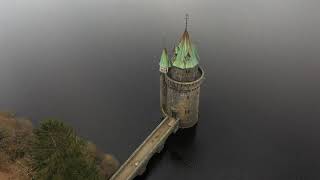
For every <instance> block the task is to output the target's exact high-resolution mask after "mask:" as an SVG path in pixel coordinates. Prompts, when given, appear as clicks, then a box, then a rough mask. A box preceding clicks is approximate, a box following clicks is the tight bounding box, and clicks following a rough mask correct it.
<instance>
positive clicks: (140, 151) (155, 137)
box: [110, 117, 179, 180]
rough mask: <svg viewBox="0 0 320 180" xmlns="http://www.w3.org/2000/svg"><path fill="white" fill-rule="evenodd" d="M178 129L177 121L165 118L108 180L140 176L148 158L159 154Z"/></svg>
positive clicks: (126, 179) (122, 179)
mask: <svg viewBox="0 0 320 180" xmlns="http://www.w3.org/2000/svg"><path fill="white" fill-rule="evenodd" d="M178 129H179V120H178V119H175V118H172V117H165V118H164V119H163V121H162V122H161V123H160V124H159V125H158V126H157V127H156V128H155V129H154V130H153V131H152V133H151V134H150V135H149V136H148V137H147V138H146V139H145V140H144V141H143V143H142V144H141V145H140V146H139V147H138V148H137V149H136V150H135V151H134V152H133V153H132V155H131V156H130V157H129V158H128V160H127V161H126V162H125V163H124V164H123V165H122V166H121V167H120V168H119V169H118V171H117V172H116V173H115V174H114V175H113V176H112V177H111V179H110V180H129V179H133V178H135V177H136V176H137V175H142V174H143V173H144V171H145V169H146V166H147V164H148V162H149V160H150V158H151V157H152V156H153V155H154V154H155V153H160V152H161V150H162V149H163V147H164V144H165V142H166V140H167V138H168V137H169V136H170V134H172V133H175V132H176V131H177V130H178Z"/></svg>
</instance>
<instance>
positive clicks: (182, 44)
mask: <svg viewBox="0 0 320 180" xmlns="http://www.w3.org/2000/svg"><path fill="white" fill-rule="evenodd" d="M159 65H160V110H161V114H162V116H164V115H165V114H167V115H169V116H173V117H176V118H178V119H180V124H179V126H180V128H189V127H192V126H194V125H195V124H196V123H197V122H198V114H199V95H200V85H201V83H202V81H203V79H204V71H203V70H202V69H201V67H200V66H199V56H198V53H197V49H196V48H195V46H194V45H193V44H192V43H191V40H190V36H189V33H188V31H187V28H186V29H185V31H184V32H183V34H182V36H181V38H180V40H179V43H178V45H177V46H176V47H175V48H174V54H173V56H172V58H171V60H169V58H168V54H167V51H166V49H164V50H163V51H162V55H161V59H160V63H159Z"/></svg>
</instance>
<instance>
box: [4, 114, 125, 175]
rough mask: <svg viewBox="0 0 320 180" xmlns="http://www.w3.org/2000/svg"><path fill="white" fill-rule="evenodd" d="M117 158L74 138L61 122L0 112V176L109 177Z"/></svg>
mask: <svg viewBox="0 0 320 180" xmlns="http://www.w3.org/2000/svg"><path fill="white" fill-rule="evenodd" d="M118 167H119V163H118V161H117V160H116V159H115V158H114V157H113V156H112V155H110V154H105V153H103V152H102V151H101V150H99V149H98V148H97V147H96V146H95V145H94V144H93V143H91V142H88V141H86V140H83V139H82V138H80V137H78V136H77V135H76V134H75V132H74V130H73V129H72V128H71V127H69V126H67V125H65V124H64V123H63V122H60V121H56V120H46V121H43V122H42V123H41V124H40V127H38V128H34V127H33V126H32V123H31V121H30V120H27V119H23V118H19V117H16V116H15V115H14V114H12V113H0V179H1V180H6V179H8V180H9V179H10V180H30V179H32V178H36V179H49V180H50V179H52V180H53V179H54V180H56V179H57V180H64V179H68V180H69V179H70V180H72V179H77V180H78V179H109V177H110V176H111V175H112V174H113V173H114V172H115V171H116V170H117V168H118Z"/></svg>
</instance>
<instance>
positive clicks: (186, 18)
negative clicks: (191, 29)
mask: <svg viewBox="0 0 320 180" xmlns="http://www.w3.org/2000/svg"><path fill="white" fill-rule="evenodd" d="M185 20H186V31H187V30H188V20H189V14H188V13H187V14H186V17H185Z"/></svg>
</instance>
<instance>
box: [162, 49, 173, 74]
mask: <svg viewBox="0 0 320 180" xmlns="http://www.w3.org/2000/svg"><path fill="white" fill-rule="evenodd" d="M159 65H160V71H161V72H163V73H167V72H168V68H169V67H171V62H170V61H169V58H168V53H167V49H166V48H164V49H163V50H162V54H161V58H160V63H159Z"/></svg>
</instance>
